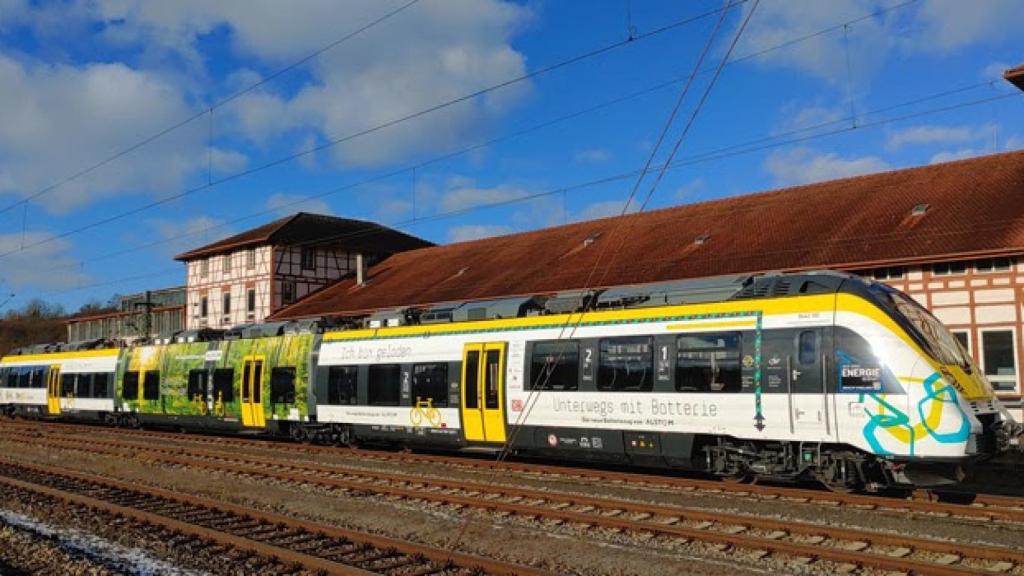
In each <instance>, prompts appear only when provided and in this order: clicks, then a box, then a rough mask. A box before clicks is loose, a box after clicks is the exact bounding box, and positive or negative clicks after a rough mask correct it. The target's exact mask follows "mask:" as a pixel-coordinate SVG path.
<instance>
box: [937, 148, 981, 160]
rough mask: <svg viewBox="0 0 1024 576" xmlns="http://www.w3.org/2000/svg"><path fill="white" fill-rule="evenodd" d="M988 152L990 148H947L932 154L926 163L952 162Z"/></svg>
mask: <svg viewBox="0 0 1024 576" xmlns="http://www.w3.org/2000/svg"><path fill="white" fill-rule="evenodd" d="M990 152H991V150H981V149H978V148H959V149H957V150H947V151H944V152H939V153H938V154H934V155H932V158H931V160H929V161H928V163H929V164H941V163H942V162H952V161H954V160H963V159H964V158H972V157H974V156H981V155H983V154H988V153H990Z"/></svg>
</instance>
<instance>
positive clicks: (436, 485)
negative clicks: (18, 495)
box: [53, 440, 1024, 574]
mask: <svg viewBox="0 0 1024 576" xmlns="http://www.w3.org/2000/svg"><path fill="white" fill-rule="evenodd" d="M53 447H68V448H69V449H72V450H80V449H81V450H85V451H96V452H99V453H107V454H113V455H118V456H123V454H121V453H119V452H117V451H116V450H115V449H108V448H96V447H81V446H78V445H76V443H75V442H74V441H73V440H69V441H64V440H58V441H56V442H55V443H54V444H53ZM121 447H122V448H124V449H128V450H134V451H135V455H136V456H138V457H142V458H145V459H146V460H147V461H158V462H163V463H165V464H170V465H177V466H185V467H196V468H201V469H207V470H212V471H218V472H222V473H231V474H239V475H244V476H262V477H266V478H273V479H275V480H278V481H285V482H292V483H298V484H304V485H319V486H321V487H330V488H336V489H342V490H349V491H359V492H373V493H377V494H381V495H385V496H395V497H400V498H406V499H420V500H428V501H434V502H441V503H446V504H454V505H460V506H467V507H472V508H483V509H487V510H493V511H496V512H507V513H514V514H519V515H527V516H537V517H543V518H549V519H557V520H560V521H563V522H574V523H582V524H597V525H600V526H605V527H612V528H618V529H622V530H628V531H632V532H652V533H656V534H661V535H666V536H675V537H682V538H687V539H691V540H700V541H703V542H707V543H710V544H725V545H730V546H741V547H744V548H753V549H764V550H768V551H769V552H781V553H784V554H793V555H800V556H809V557H811V558H820V559H825V560H831V561H835V562H843V563H853V564H857V565H862V566H870V567H876V568H881V569H886V570H904V571H910V572H912V573H943V574H970V573H977V572H976V569H975V568H972V567H969V566H967V565H965V564H963V563H962V562H963V560H965V559H967V558H971V559H981V560H988V561H996V562H1006V563H1009V565H1010V566H1009V567H1010V568H1012V567H1014V566H1022V565H1024V553H1020V552H1017V551H1016V550H1011V549H1004V548H995V547H988V546H975V545H964V544H958V543H952V542H942V541H935V540H927V539H923V538H911V537H906V536H902V535H899V534H882V533H876V532H869V531H865V530H858V529H846V528H836V527H831V526H821V525H814V524H807V523H794V522H792V521H784V520H766V519H759V518H754V517H751V516H744V515H737V514H728V513H709V512H703V511H698V510H691V509H686V508H679V507H672V506H663V505H656V504H644V503H637V502H630V501H623V500H612V499H607V498H597V497H588V496H578V495H567V494H561V493H559V494H553V493H550V492H546V491H538V490H530V489H521V488H509V487H504V486H493V485H489V484H480V483H475V482H465V481H444V480H433V479H428V478H423V477H419V476H411V475H405V474H395V473H383V472H372V471H369V472H368V471H351V470H345V469H335V468H331V467H324V466H318V465H302V464H297V463H292V462H289V463H284V462H280V461H274V460H269V459H262V458H254V457H247V456H238V455H223V454H219V453H211V452H209V451H202V452H196V451H184V450H180V449H168V448H156V449H153V448H151V447H147V446H145V445H135V444H131V443H128V445H123V446H121ZM204 457H205V458H209V459H213V460H215V461H220V462H221V463H217V462H210V461H208V460H203V458H204ZM240 463H241V464H240ZM268 467H276V468H279V469H280V468H284V469H286V470H291V472H287V471H285V472H282V471H275V470H269V469H267V468H268ZM314 474H321V475H324V474H326V475H328V476H326V477H325V476H314ZM339 474H345V475H348V476H350V477H351V476H356V477H359V476H362V479H361V480H353V479H351V478H350V479H338V478H335V477H332V475H339ZM381 481H387V482H390V483H393V484H394V483H397V484H406V485H409V486H421V487H422V488H416V487H411V488H403V487H397V486H394V485H391V486H381V485H380V484H379V482H381ZM445 490H447V491H448V492H447V493H445V492H442V491H445ZM453 490H454V491H460V492H463V493H468V494H471V495H470V496H466V495H460V494H452V493H451V491H453ZM487 493H490V494H492V495H494V494H496V495H499V496H500V497H503V498H513V499H515V501H513V502H499V501H496V500H494V499H490V498H487V497H486V496H482V494H487ZM524 502H530V503H528V504H526V503H524ZM541 503H547V506H544V505H542V504H541ZM550 506H554V508H551V507H550ZM569 507H583V508H589V509H590V510H589V511H588V512H574V511H568V510H566V508H569ZM609 512H611V513H614V514H616V515H619V514H621V513H623V512H631V513H636V514H641V515H646V516H647V517H648V518H647V519H645V520H644V521H637V520H622V519H620V518H615V517H612V516H608V515H606V514H608V513H609ZM655 517H662V518H678V519H679V520H685V521H688V522H694V523H705V524H708V523H710V524H717V525H720V526H743V527H746V528H748V529H750V530H761V531H765V532H767V533H769V534H773V535H774V536H773V537H768V538H767V539H766V538H764V537H758V536H749V535H743V534H739V533H737V532H733V533H726V532H715V531H709V530H707V529H706V528H707V526H705V527H704V528H688V527H685V526H680V525H676V524H663V523H659V522H656V521H653V520H651V519H653V518H655ZM783 534H789V535H800V536H803V537H811V538H820V539H821V541H824V540H825V539H831V540H845V541H849V542H852V543H864V544H863V545H855V550H852V551H851V550H844V549H843V548H841V547H824V546H811V547H809V548H808V547H807V545H804V544H799V543H794V542H786V541H782V540H780V539H779V538H780V537H781V535H783ZM723 535H724V536H723ZM801 546H803V548H800V547H801ZM871 546H890V547H894V548H897V549H900V550H903V551H904V553H903V554H902V555H900V556H891V555H886V554H884V553H881V554H879V553H875V552H865V551H864V549H866V548H869V547H871ZM811 550H815V551H816V552H814V553H813V554H811V553H810V551H811ZM914 551H923V552H931V553H939V554H943V555H948V554H951V553H953V552H954V551H955V552H956V554H954V556H956V557H957V560H958V561H960V562H961V563H960V564H953V563H952V561H951V562H950V563H949V564H935V563H930V562H922V561H919V560H914V559H909V558H906V556H909V555H910V554H911V553H912V552H914Z"/></svg>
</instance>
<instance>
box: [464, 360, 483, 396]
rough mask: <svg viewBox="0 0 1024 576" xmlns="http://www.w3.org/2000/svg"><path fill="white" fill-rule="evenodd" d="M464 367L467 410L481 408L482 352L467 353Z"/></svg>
mask: <svg viewBox="0 0 1024 576" xmlns="http://www.w3.org/2000/svg"><path fill="white" fill-rule="evenodd" d="M465 364H466V365H465V367H464V375H463V378H464V379H465V385H466V386H465V387H466V390H465V398H466V399H465V403H466V408H480V391H479V386H480V351H478V350H470V351H469V352H466V363H465Z"/></svg>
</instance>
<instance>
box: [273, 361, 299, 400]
mask: <svg viewBox="0 0 1024 576" xmlns="http://www.w3.org/2000/svg"><path fill="white" fill-rule="evenodd" d="M270 403H271V404H294V403H295V368H273V369H271V370H270Z"/></svg>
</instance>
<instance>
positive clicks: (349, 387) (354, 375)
mask: <svg viewBox="0 0 1024 576" xmlns="http://www.w3.org/2000/svg"><path fill="white" fill-rule="evenodd" d="M358 382H359V367H358V366H331V367H330V369H328V371H327V403H328V404H331V405H333V406H341V405H344V404H358V403H359V399H358V398H357V392H356V390H357V384H358Z"/></svg>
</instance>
